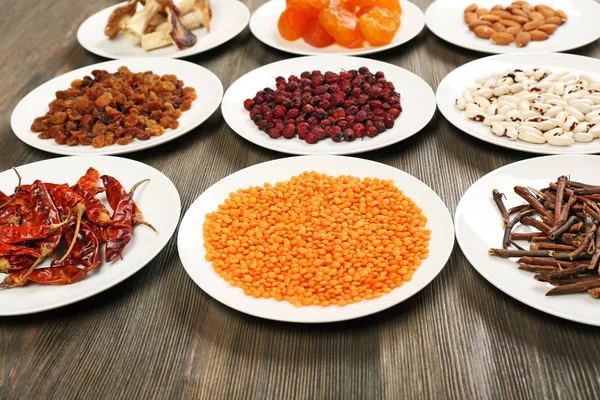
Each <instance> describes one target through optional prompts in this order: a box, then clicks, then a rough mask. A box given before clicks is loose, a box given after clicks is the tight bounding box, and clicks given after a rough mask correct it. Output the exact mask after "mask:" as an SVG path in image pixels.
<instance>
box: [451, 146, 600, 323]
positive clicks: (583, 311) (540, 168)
mask: <svg viewBox="0 0 600 400" xmlns="http://www.w3.org/2000/svg"><path fill="white" fill-rule="evenodd" d="M596 168H600V159H599V158H598V157H595V156H585V155H562V156H550V157H538V158H532V159H529V160H525V161H519V162H516V163H513V164H509V165H506V166H504V167H502V168H499V169H497V170H495V171H492V172H490V173H489V174H487V175H485V176H484V177H483V178H481V179H479V180H478V181H477V182H475V183H474V184H473V186H471V187H470V188H469V189H468V190H467V191H466V193H465V194H464V195H463V197H462V199H461V200H460V203H459V204H458V207H457V208H456V215H455V217H454V222H455V225H456V238H457V240H458V244H459V245H460V248H461V249H462V251H463V253H464V255H465V256H466V257H467V259H468V260H469V262H470V263H471V264H472V265H473V267H474V268H475V269H476V270H477V272H479V273H480V274H481V275H482V276H483V277H484V278H485V279H487V280H488V281H489V282H490V283H491V284H492V285H494V286H496V287H497V288H498V289H500V290H502V291H503V292H504V293H506V294H508V295H509V296H511V297H513V298H515V299H517V300H519V301H520V302H522V303H525V304H527V305H528V306H531V307H533V308H536V309H538V310H540V311H543V312H546V313H548V314H552V315H555V316H557V317H561V318H565V319H569V320H571V321H577V322H581V323H584V324H590V325H597V326H600V313H599V312H598V305H599V303H598V300H596V299H594V298H593V297H592V296H590V295H589V294H587V293H584V294H569V295H561V296H546V292H548V290H550V289H551V288H552V286H551V285H550V284H548V283H543V282H538V281H536V280H534V279H533V275H534V274H533V273H531V272H527V271H522V270H519V269H518V268H517V267H518V264H517V263H515V262H514V261H515V259H503V258H498V257H492V256H489V255H488V252H487V251H488V249H490V248H499V247H502V236H503V234H504V229H503V228H502V219H501V217H500V214H499V212H498V209H497V208H496V205H495V204H494V202H493V200H492V195H491V194H492V190H493V189H498V190H499V191H500V192H501V193H504V194H505V195H506V197H507V200H506V201H505V203H506V205H507V207H512V206H515V205H519V204H523V203H524V202H523V201H522V199H521V198H520V197H519V196H517V195H516V194H515V193H514V191H513V188H514V186H515V185H520V186H525V187H528V186H529V187H533V188H542V187H546V186H547V185H548V183H550V182H556V179H557V178H558V177H559V176H561V175H567V176H570V178H571V179H573V180H575V181H580V182H586V183H591V184H594V183H595V182H599V179H598V174H597V173H596V171H597V169H596ZM515 231H517V232H530V231H531V230H530V229H528V228H526V227H523V226H520V227H519V228H518V230H515ZM521 244H522V245H523V247H526V246H527V243H521Z"/></svg>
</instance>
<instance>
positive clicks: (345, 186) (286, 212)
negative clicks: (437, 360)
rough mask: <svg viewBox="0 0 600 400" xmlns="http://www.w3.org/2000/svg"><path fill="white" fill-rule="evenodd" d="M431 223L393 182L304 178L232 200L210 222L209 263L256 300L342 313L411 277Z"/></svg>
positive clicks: (252, 190) (244, 193) (233, 196)
mask: <svg viewBox="0 0 600 400" xmlns="http://www.w3.org/2000/svg"><path fill="white" fill-rule="evenodd" d="M426 222H427V218H426V217H425V215H423V213H422V212H421V209H420V208H419V207H418V206H417V205H416V204H415V203H414V202H413V201H412V200H411V199H410V198H408V197H406V196H404V194H403V193H402V191H401V190H400V189H398V188H397V187H396V186H395V185H394V183H393V181H392V180H381V179H377V178H375V179H371V178H365V179H361V178H356V177H352V176H339V177H333V176H329V175H325V174H319V173H317V172H305V173H303V174H301V175H299V176H295V177H292V178H291V179H290V180H289V181H285V182H279V183H277V184H275V185H271V184H269V183H266V184H264V185H263V186H262V187H250V188H249V189H245V190H243V189H240V190H238V191H237V192H236V193H231V194H230V196H229V198H228V199H226V200H225V202H224V204H221V205H219V208H218V210H217V211H215V212H213V213H210V214H208V215H207V216H206V221H205V223H204V244H205V247H206V249H207V255H206V259H207V260H208V261H211V262H212V265H213V267H214V269H215V271H216V272H217V273H218V274H219V275H220V276H221V277H223V278H224V279H225V280H227V281H228V282H229V283H230V284H231V285H233V286H237V287H239V288H241V289H243V290H244V292H245V293H246V294H247V295H250V296H252V297H255V298H267V299H268V298H274V299H276V300H279V301H281V300H286V301H289V302H290V303H292V304H293V305H295V306H310V305H317V306H318V305H320V306H324V307H327V306H329V305H332V304H336V305H338V306H343V305H346V304H351V303H356V302H359V301H361V300H363V299H373V298H378V297H381V296H382V295H383V294H385V293H389V292H390V291H391V290H393V289H394V288H397V287H399V286H401V285H402V284H403V282H407V281H410V280H411V278H412V275H413V273H414V272H415V271H416V269H417V268H418V267H419V265H420V264H421V260H423V259H425V258H427V255H428V246H429V235H430V231H429V230H428V229H426V228H425V225H426Z"/></svg>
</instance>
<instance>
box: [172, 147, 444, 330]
mask: <svg viewBox="0 0 600 400" xmlns="http://www.w3.org/2000/svg"><path fill="white" fill-rule="evenodd" d="M300 158H304V159H310V158H323V159H340V158H344V159H351V160H353V162H356V161H357V160H358V161H359V162H361V163H364V164H365V165H366V164H372V165H377V166H378V167H384V168H385V169H388V170H389V171H392V170H393V172H394V174H399V175H400V176H401V177H402V178H404V179H405V178H406V177H407V176H408V177H409V178H412V179H414V183H416V184H417V185H418V186H421V187H422V188H423V189H426V190H427V191H428V192H429V194H430V195H433V198H432V199H434V200H435V203H437V205H436V207H440V210H443V211H445V212H444V213H443V214H444V219H445V220H446V221H445V222H444V224H448V227H449V228H450V229H449V230H448V231H447V232H446V233H445V234H444V236H448V238H447V239H448V243H451V244H448V245H447V246H448V249H447V254H446V255H445V256H443V257H442V258H443V261H442V262H440V266H439V267H436V270H434V272H433V273H432V276H431V277H430V278H428V279H427V280H426V282H423V283H422V284H421V285H420V286H417V287H415V289H413V290H414V291H413V292H411V293H409V294H408V295H406V296H405V297H402V298H401V299H400V300H398V301H397V302H393V303H391V304H389V305H385V306H383V307H374V308H373V309H369V310H367V311H364V312H361V313H358V314H356V315H350V316H346V315H343V314H342V316H339V317H334V318H329V319H326V320H316V321H305V320H302V319H301V318H300V319H299V318H296V317H294V315H293V314H291V315H292V317H289V318H281V317H277V316H268V315H264V313H263V312H260V311H258V312H257V311H255V310H254V309H252V310H240V309H238V307H234V306H233V305H232V304H231V302H230V301H229V300H228V299H227V296H225V299H223V298H222V297H219V298H217V297H214V296H213V295H211V294H209V292H208V291H206V290H205V288H204V287H203V286H202V285H201V284H200V283H199V282H197V281H196V279H195V278H194V276H193V274H192V273H190V272H189V270H190V269H192V268H195V267H197V265H186V263H185V262H184V257H182V252H183V250H182V247H181V246H182V245H181V243H182V240H181V237H182V235H183V234H185V226H186V225H187V224H188V222H187V221H186V217H187V216H188V213H189V212H190V210H192V209H193V208H194V207H195V206H196V204H197V203H198V202H199V201H200V200H201V198H202V197H203V196H205V195H207V193H208V192H209V191H210V190H211V189H212V188H213V187H214V186H215V185H218V184H220V183H222V182H223V181H225V180H228V179H230V178H231V177H232V176H233V175H237V174H241V173H242V171H245V172H246V173H247V172H248V171H246V170H251V169H253V168H255V167H257V166H259V165H262V164H284V163H289V162H291V161H290V160H291V159H300ZM307 165H310V163H308V164H307ZM275 166H276V165H275ZM309 169H310V168H309ZM293 174H295V173H293ZM401 190H402V189H401ZM431 204H434V201H432V202H431ZM444 239H446V238H444V237H441V238H440V242H441V243H442V244H443V243H444ZM449 239H451V240H449ZM455 240H456V235H455V230H454V221H453V219H452V214H451V213H450V210H449V209H448V206H447V205H446V203H445V202H444V201H443V200H442V199H441V197H440V196H439V195H438V194H437V193H436V192H435V191H434V190H433V189H432V188H431V187H430V186H429V185H427V184H426V183H424V182H423V181H421V180H420V179H419V178H417V177H415V176H413V175H411V174H409V173H408V172H405V171H403V170H401V169H399V168H395V167H392V166H390V165H387V164H384V163H380V162H377V161H372V160H366V159H357V158H353V157H347V156H339V155H307V156H294V157H286V158H279V159H274V160H269V161H265V162H262V163H258V164H254V165H251V166H248V167H246V168H243V169H240V170H238V171H236V172H234V173H232V174H229V175H227V176H225V177H224V178H222V179H220V180H219V181H217V182H215V183H214V184H213V185H211V186H210V187H208V188H207V189H205V190H204V191H203V192H202V193H201V194H200V195H199V196H198V197H197V198H196V199H194V201H193V202H192V203H191V205H190V206H189V207H188V209H187V210H186V212H185V214H184V216H183V218H182V221H181V223H180V225H179V231H178V233H177V253H178V255H179V260H180V262H181V264H182V266H183V269H184V270H185V272H186V274H187V275H188V278H189V279H191V280H192V282H193V283H194V284H195V285H196V286H197V287H198V289H200V290H201V291H202V293H204V294H206V295H208V296H209V297H210V298H211V299H213V300H215V301H217V302H219V303H220V304H222V305H224V306H226V307H228V308H230V309H232V310H235V311H236V312H239V313H242V314H246V315H250V316H252V317H256V318H262V319H267V320H271V321H280V322H285V323H298V324H326V323H335V322H341V321H349V320H355V319H359V318H363V317H366V316H369V315H373V314H376V313H379V312H382V311H385V310H387V309H390V308H392V307H395V306H398V305H399V304H401V303H403V302H405V301H406V300H408V299H410V298H411V297H413V296H414V295H416V294H417V293H419V292H421V291H422V290H423V289H425V288H426V287H427V286H429V285H430V284H431V282H433V281H434V280H435V279H436V278H437V277H438V276H439V275H440V273H441V272H442V270H443V269H444V268H445V267H446V266H447V265H448V262H449V261H450V257H451V256H452V254H453V252H454V245H455ZM206 268H208V269H210V270H211V272H212V273H214V270H212V265H207V266H206ZM218 278H219V279H222V278H220V277H218ZM411 282H412V281H411ZM399 289H400V288H399ZM249 300H252V301H255V299H252V298H250V299H249ZM262 300H271V299H256V301H262ZM377 300H378V299H374V300H373V301H377ZM369 301H370V300H369ZM351 306H352V305H348V306H345V307H351Z"/></svg>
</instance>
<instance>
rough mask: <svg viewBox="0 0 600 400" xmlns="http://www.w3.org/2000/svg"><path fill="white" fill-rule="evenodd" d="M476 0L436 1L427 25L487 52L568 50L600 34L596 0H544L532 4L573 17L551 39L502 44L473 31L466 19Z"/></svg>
mask: <svg viewBox="0 0 600 400" xmlns="http://www.w3.org/2000/svg"><path fill="white" fill-rule="evenodd" d="M472 3H474V2H473V0H436V1H434V2H432V3H431V5H430V6H429V7H428V8H427V11H425V22H426V23H427V28H429V30H430V31H431V32H433V33H434V34H435V35H437V36H439V37H440V38H441V39H443V40H445V41H447V42H450V43H452V44H454V45H456V46H460V47H464V48H466V49H469V50H475V51H481V52H483V53H490V54H500V53H524V52H532V51H567V50H572V49H576V48H578V47H582V46H585V45H586V44H589V43H591V42H593V41H594V40H596V39H598V38H599V37H600V27H599V25H598V15H600V6H599V5H598V3H597V2H595V1H594V0H544V1H543V2H541V1H537V2H536V1H532V2H531V4H533V5H536V4H541V3H543V4H545V5H547V6H550V7H552V8H554V9H556V10H562V11H564V12H565V13H566V14H567V16H568V17H569V19H568V20H567V22H565V23H564V24H562V25H561V26H559V27H558V29H557V30H556V32H554V33H553V34H552V35H550V38H549V39H548V40H544V41H540V42H530V43H529V44H528V45H527V46H525V47H518V46H517V45H516V44H514V43H512V44H510V45H508V46H499V45H496V44H493V43H491V42H490V40H489V39H481V38H478V37H477V36H475V34H474V33H473V32H471V31H469V28H468V27H467V24H465V21H464V17H463V16H464V10H465V8H466V7H467V6H468V5H469V4H472ZM475 3H477V5H478V6H479V7H483V8H487V9H488V10H489V9H491V8H492V7H493V6H495V5H496V4H502V5H504V6H508V5H510V3H511V2H510V1H504V2H502V1H499V0H479V1H476V2H475Z"/></svg>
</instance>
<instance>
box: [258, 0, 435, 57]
mask: <svg viewBox="0 0 600 400" xmlns="http://www.w3.org/2000/svg"><path fill="white" fill-rule="evenodd" d="M275 1H283V0H268V1H266V2H265V3H263V4H262V5H261V6H260V7H258V8H257V9H256V10H254V12H253V13H252V16H251V17H250V22H249V27H250V32H252V35H253V36H254V37H255V38H256V39H257V40H258V41H259V42H261V43H262V44H264V45H267V46H269V47H271V48H273V49H276V50H279V51H282V52H285V53H288V54H296V55H299V56H322V55H336V56H361V55H367V54H374V53H379V52H383V51H387V50H391V49H394V48H396V47H399V46H402V45H404V44H407V43H408V42H410V41H411V40H413V39H414V38H416V37H417V36H419V34H420V33H421V32H423V29H425V14H424V13H423V10H421V7H419V6H417V5H416V4H414V3H412V2H411V1H409V0H403V4H410V5H409V6H408V7H411V8H412V7H414V8H415V9H417V10H419V13H420V15H419V17H420V21H419V22H420V23H419V25H420V29H419V30H418V31H417V30H415V33H414V34H413V35H411V36H410V37H409V38H408V39H406V40H405V41H404V42H401V43H397V44H393V43H389V44H387V45H385V46H377V47H370V48H368V49H365V48H362V49H347V50H345V51H343V52H340V53H324V52H319V51H318V50H315V51H311V50H305V51H304V50H300V51H296V50H290V49H286V48H283V47H281V46H277V45H275V44H274V43H270V42H269V43H267V42H266V41H264V40H263V39H261V37H262V35H257V34H256V31H255V28H253V26H254V25H255V24H256V22H254V23H253V21H255V19H254V15H255V14H256V13H257V12H258V11H259V10H260V9H261V8H263V7H266V6H269V5H270V3H272V2H275ZM413 11H415V10H413ZM400 29H402V27H400Z"/></svg>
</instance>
